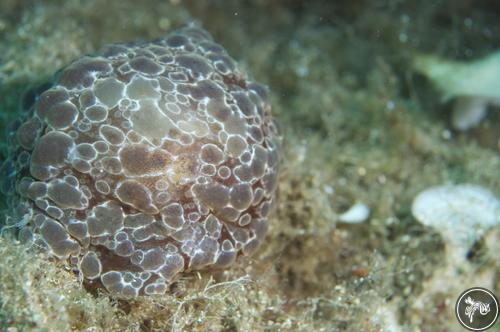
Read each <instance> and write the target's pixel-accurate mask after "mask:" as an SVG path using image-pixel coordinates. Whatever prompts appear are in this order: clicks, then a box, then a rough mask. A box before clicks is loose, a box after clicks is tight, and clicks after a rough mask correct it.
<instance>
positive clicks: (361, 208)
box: [339, 202, 370, 224]
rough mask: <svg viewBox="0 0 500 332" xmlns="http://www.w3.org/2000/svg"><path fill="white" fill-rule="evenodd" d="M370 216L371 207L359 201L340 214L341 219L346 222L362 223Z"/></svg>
mask: <svg viewBox="0 0 500 332" xmlns="http://www.w3.org/2000/svg"><path fill="white" fill-rule="evenodd" d="M369 216H370V208H369V207H368V206H366V205H365V204H364V203H361V202H358V203H355V204H354V205H352V206H351V207H350V208H349V209H348V210H347V211H346V212H344V213H342V214H341V215H340V216H339V221H340V222H343V223H346V224H361V223H362V222H364V221H366V220H367V219H368V217H369Z"/></svg>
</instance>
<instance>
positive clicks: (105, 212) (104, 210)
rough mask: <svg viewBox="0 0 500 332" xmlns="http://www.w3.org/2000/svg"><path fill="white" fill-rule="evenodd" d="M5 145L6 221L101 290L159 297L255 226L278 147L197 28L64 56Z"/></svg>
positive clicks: (254, 242) (242, 84) (253, 94)
mask: <svg viewBox="0 0 500 332" xmlns="http://www.w3.org/2000/svg"><path fill="white" fill-rule="evenodd" d="M9 142H10V143H11V144H10V146H9V151H8V156H9V157H10V158H9V160H7V161H5V162H4V164H3V165H2V176H3V178H2V181H3V182H2V191H3V192H4V194H6V195H7V197H8V204H9V209H10V211H9V215H8V217H7V219H6V225H16V226H17V227H19V238H20V239H21V240H22V241H25V242H33V243H37V244H39V245H41V246H43V247H45V248H47V250H49V251H50V253H51V254H52V255H54V256H56V257H58V258H60V259H67V261H68V263H69V264H70V265H72V266H73V267H74V268H75V269H76V270H78V271H80V272H81V273H82V274H83V276H84V277H85V280H86V281H87V282H100V283H101V284H102V285H104V287H105V288H106V289H108V290H109V291H110V292H111V293H114V294H118V295H124V296H135V295H138V294H158V293H164V292H165V290H166V286H167V285H168V284H169V283H170V282H172V280H174V279H175V278H176V277H177V276H179V275H180V274H181V273H182V272H183V271H188V270H198V269H204V268H216V267H226V266H228V265H230V264H231V263H232V262H233V261H234V260H235V258H236V257H237V256H238V255H239V254H250V253H251V252H253V251H254V250H255V249H256V248H257V246H258V245H259V243H260V242H261V241H262V240H263V237H264V235H265V232H266V229H267V216H268V213H269V211H270V208H271V206H272V205H273V202H274V200H275V191H276V185H277V174H278V166H279V165H278V163H279V146H280V137H279V133H278V131H277V128H276V126H275V124H274V122H273V120H272V117H271V113H270V105H269V101H268V97H267V94H266V92H265V89H263V88H262V86H260V85H259V84H257V83H254V82H251V81H249V80H248V79H247V78H246V77H245V76H244V75H243V74H242V73H241V72H240V71H239V70H238V68H237V65H236V63H235V61H234V60H233V59H231V58H230V57H229V56H228V55H227V53H226V52H225V50H224V49H223V48H222V47H221V46H220V45H218V44H216V43H214V42H213V41H212V38H211V37H210V35H209V34H208V33H207V32H205V31H204V30H202V29H200V28H197V27H194V26H189V27H185V28H182V29H179V30H177V31H174V32H173V33H171V34H170V35H168V36H166V37H165V38H162V39H158V40H155V41H153V42H148V43H140V44H115V45H110V46H107V47H104V49H103V50H101V51H100V52H98V53H97V54H96V55H94V56H85V57H83V58H81V59H79V60H77V61H75V62H74V63H72V64H71V65H69V66H68V67H67V68H65V69H64V70H62V71H61V72H60V73H59V74H58V76H57V77H56V80H55V83H54V85H53V86H52V87H51V88H50V89H48V90H46V91H45V92H43V93H42V94H41V95H40V96H39V98H38V99H37V101H36V103H35V105H34V106H33V107H32V108H31V109H30V110H28V111H27V112H26V113H25V115H24V118H23V119H22V121H21V122H20V123H19V124H18V126H17V128H15V130H13V131H12V133H11V135H10V137H9Z"/></svg>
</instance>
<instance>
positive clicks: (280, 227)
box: [0, 0, 500, 331]
mask: <svg viewBox="0 0 500 332" xmlns="http://www.w3.org/2000/svg"><path fill="white" fill-rule="evenodd" d="M499 11H500V6H499V5H498V4H497V3H496V2H495V1H481V2H478V1H472V0H471V1H464V0H459V1H451V0H449V1H433V2H422V1H390V0H388V1H360V0H358V1H349V2H348V1H341V2H333V1H294V0H290V1H261V0H254V1H222V0H220V1H195V0H193V1H182V0H178V1H144V2H139V1H106V2H103V1H98V0H89V1H76V0H69V1H45V2H39V1H30V0H25V1H11V0H4V1H2V2H0V116H1V119H0V122H1V123H0V128H1V131H2V137H4V136H5V134H6V130H7V124H8V122H9V121H10V120H12V119H14V118H15V117H16V112H17V111H18V109H19V107H20V105H22V104H23V103H25V102H27V99H29V98H30V94H29V93H27V91H29V90H30V89H34V88H35V87H37V86H39V85H40V84H43V83H44V82H47V81H48V80H50V78H51V76H52V74H53V73H54V72H56V71H57V70H58V69H60V68H61V67H63V66H64V65H65V64H67V63H69V62H70V61H72V60H73V59H75V58H77V57H79V56H81V55H83V54H86V53H91V52H93V51H95V50H96V49H98V48H99V47H100V46H102V45H105V44H107V43H110V42H121V41H132V40H138V39H143V40H148V39H153V38H155V37H158V36H161V35H163V34H165V33H166V32H167V31H169V30H171V29H173V28H176V27H178V26H180V25H182V24H183V23H185V22H186V21H189V20H193V19H194V20H197V21H198V22H200V23H201V24H202V25H203V26H204V27H205V28H206V29H207V30H208V31H209V32H210V33H212V35H213V36H214V39H215V40H216V41H217V42H219V43H220V44H222V45H224V46H225V47H226V48H227V50H228V53H229V54H230V55H232V56H233V57H234V58H235V59H237V60H238V61H239V63H240V64H241V65H242V66H243V67H244V68H245V69H247V70H248V72H249V73H251V74H252V76H253V77H254V78H255V79H256V80H258V81H261V82H264V83H265V84H267V85H268V86H269V87H270V90H271V98H272V100H273V114H274V116H275V117H276V118H278V119H279V121H280V122H281V125H282V127H283V128H284V132H285V144H284V153H283V162H282V165H283V167H282V173H281V177H280V187H279V204H278V206H277V208H276V211H275V212H274V214H273V217H272V220H271V227H270V230H269V233H268V235H267V238H266V241H265V244H264V245H263V246H262V247H261V248H260V249H259V251H258V252H257V253H256V254H255V255H254V256H253V257H251V258H245V259H241V260H240V261H239V263H238V264H237V265H236V266H234V267H233V268H231V269H230V270H227V271H222V272H221V271H219V272H217V273H215V274H211V273H210V272H202V273H192V274H190V275H187V276H185V277H183V278H182V279H181V280H179V281H178V282H176V283H175V284H173V285H172V286H171V289H170V290H169V292H168V294H167V295H165V296H161V297H149V298H137V299H134V300H128V301H125V300H120V299H113V298H110V297H108V296H106V294H105V293H97V294H94V293H89V292H87V291H86V290H85V289H84V288H83V287H82V286H81V280H79V278H78V276H77V275H75V274H73V273H72V272H70V271H67V270H66V269H65V268H64V264H63V263H61V262H50V263H48V260H47V258H46V257H44V256H43V254H35V253H33V252H32V251H30V250H27V249H26V248H24V247H22V246H20V245H18V244H16V243H15V242H14V241H13V240H11V239H8V238H0V329H1V330H8V331H30V330H33V331H44V330H45V331H71V330H74V331H113V330H120V331H164V330H173V331H183V330H185V331H189V330H200V331H204V330H207V331H213V330H220V331H263V330H264V331H265V330H269V331H280V330H281V331H292V330H293V331H316V330H324V331H456V330H459V328H460V326H459V325H458V322H457V321H456V318H455V314H454V304H455V301H456V299H457V297H458V295H459V294H460V293H461V292H462V291H463V290H465V289H466V288H468V287H472V286H478V285H479V286H481V285H483V286H485V287H487V288H490V289H491V290H492V291H494V292H496V293H497V294H498V292H499V289H500V260H499V259H500V257H499V254H498V253H499V252H500V248H499V245H498V243H499V240H500V229H499V228H498V226H497V227H496V228H493V229H492V230H490V231H489V232H488V233H487V234H485V236H484V237H482V238H481V239H480V240H479V241H477V242H476V243H475V244H474V245H473V247H472V248H471V250H470V251H469V252H468V254H467V257H466V258H464V259H463V260H460V261H456V260H455V261H454V260H450V259H449V258H447V255H448V254H449V252H447V250H446V245H445V243H444V240H443V239H442V238H441V236H440V234H439V232H438V231H436V230H434V229H431V228H429V227H427V226H424V225H422V224H421V223H419V222H418V221H417V220H416V219H415V218H414V217H413V216H412V213H411V205H412V200H413V198H414V197H415V196H416V195H417V194H418V193H419V192H420V191H422V190H424V189H426V188H428V187H431V186H434V185H440V184H445V183H473V184H476V185H480V186H483V187H485V188H487V189H489V190H490V191H492V192H493V193H494V194H496V196H497V197H498V196H499V195H500V176H499V175H498V174H499V172H498V170H499V169H500V155H499V149H500V146H499V144H500V142H499V133H500V117H499V112H498V110H494V109H493V110H491V111H490V112H489V114H488V116H487V117H486V118H485V119H484V120H483V121H482V122H481V123H480V125H479V126H478V127H476V128H473V129H471V130H469V131H467V132H458V131H454V130H452V129H451V128H450V122H449V117H450V108H451V105H450V103H444V104H443V103H442V102H441V100H440V96H439V95H438V93H437V92H435V90H434V89H433V87H432V85H431V84H430V83H429V82H428V81H427V80H426V79H425V78H424V77H422V76H420V75H418V74H416V73H414V72H413V70H412V66H411V62H412V59H413V58H414V56H415V55H417V54H424V53H425V54H432V55H438V56H442V57H446V58H451V59H457V60H462V61H467V60H471V59H475V58H478V57H481V56H484V55H487V54H489V53H491V52H494V51H496V50H498V48H499V47H500V37H499V36H500V23H499V22H498V20H497V18H496V17H497V16H496V15H495V13H498V12H499ZM1 142H2V145H4V144H5V143H4V142H5V140H2V141H1ZM356 202H363V203H364V204H365V205H367V206H368V207H369V208H370V211H371V212H370V217H369V219H368V220H366V221H365V222H363V223H360V224H342V223H340V222H339V220H338V219H339V215H340V214H341V213H343V212H344V211H346V210H347V209H348V208H349V207H350V206H352V205H353V204H354V203H356ZM445 262H446V264H445ZM445 265H446V269H445V270H446V271H443V269H444V268H445ZM449 273H451V275H452V276H453V277H451V278H450V277H449V276H450V274H449ZM496 328H498V324H497V326H496Z"/></svg>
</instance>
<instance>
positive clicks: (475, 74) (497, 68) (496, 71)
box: [413, 51, 500, 130]
mask: <svg viewBox="0 0 500 332" xmlns="http://www.w3.org/2000/svg"><path fill="white" fill-rule="evenodd" d="M413 67H414V69H415V70H416V71H417V72H420V73H422V74H423V75H425V76H426V77H427V78H429V79H430V80H431V82H432V83H433V84H434V85H435V86H436V87H437V89H438V90H439V91H440V92H441V94H442V99H443V101H448V100H451V99H453V101H454V104H453V113H452V118H451V122H452V125H453V128H455V129H458V130H468V129H470V128H473V127H475V126H476V125H478V124H479V122H481V120H482V119H483V118H484V117H485V116H486V114H487V109H488V107H489V106H490V105H496V106H498V105H500V91H499V89H498V87H499V86H500V51H497V52H495V53H493V54H490V55H489V56H487V57H484V58H482V59H478V60H475V61H472V62H468V63H466V62H458V61H450V60H445V59H441V58H439V57H436V56H431V55H420V56H417V57H416V58H415V60H414V62H413Z"/></svg>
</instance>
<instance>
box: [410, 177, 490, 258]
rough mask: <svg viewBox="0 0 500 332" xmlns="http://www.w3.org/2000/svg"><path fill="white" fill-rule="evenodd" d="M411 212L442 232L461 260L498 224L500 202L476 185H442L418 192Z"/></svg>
mask: <svg viewBox="0 0 500 332" xmlns="http://www.w3.org/2000/svg"><path fill="white" fill-rule="evenodd" d="M412 213H413V216H414V217H415V218H416V219H417V220H418V221H420V222H421V223H422V224H424V225H426V226H430V227H432V228H433V229H435V230H436V231H438V232H439V233H440V234H441V236H442V237H443V240H444V241H445V244H446V245H447V247H448V248H447V249H448V250H449V251H452V252H451V254H452V255H454V256H457V257H461V259H464V258H465V256H466V254H467V252H468V250H469V248H470V247H471V246H472V245H473V244H474V242H475V241H477V240H478V239H479V238H480V237H481V236H482V235H483V234H484V233H485V232H486V231H487V230H488V229H489V228H491V227H493V226H495V225H498V224H500V201H499V200H498V199H497V198H496V197H495V196H494V195H493V194H492V193H491V192H490V191H488V190H486V189H484V188H483V187H480V186H477V185H472V184H461V185H443V186H436V187H432V188H429V189H427V190H425V191H423V192H421V193H420V194H418V195H417V197H415V199H414V201H413V205H412Z"/></svg>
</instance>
